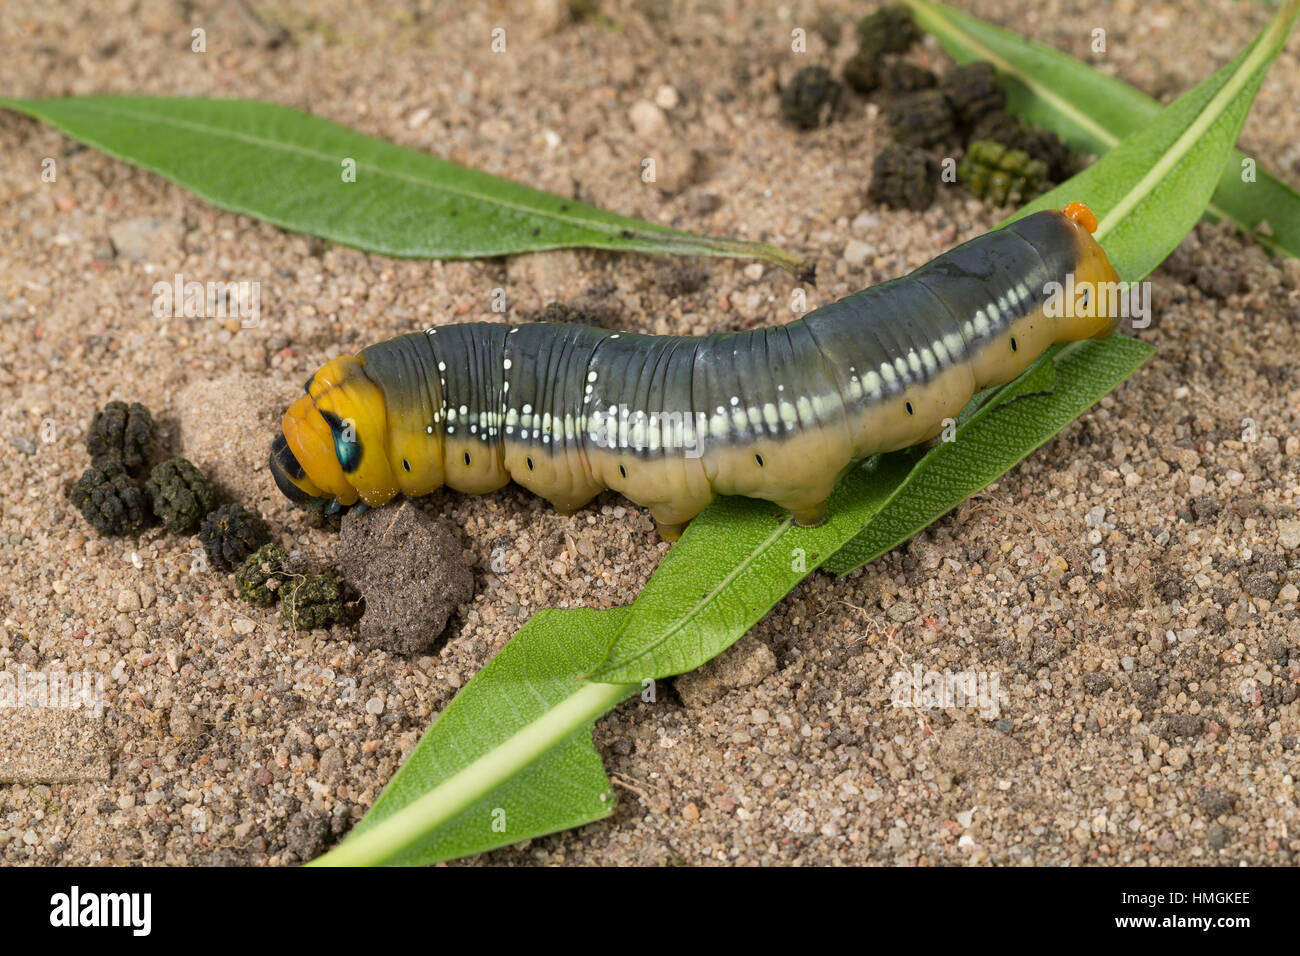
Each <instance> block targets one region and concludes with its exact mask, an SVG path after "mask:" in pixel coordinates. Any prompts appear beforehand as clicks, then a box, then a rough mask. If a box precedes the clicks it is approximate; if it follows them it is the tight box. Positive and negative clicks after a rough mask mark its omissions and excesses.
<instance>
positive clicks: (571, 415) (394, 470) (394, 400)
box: [270, 203, 1118, 538]
mask: <svg viewBox="0 0 1300 956" xmlns="http://www.w3.org/2000/svg"><path fill="white" fill-rule="evenodd" d="M1096 226H1097V221H1096V217H1095V216H1094V215H1093V214H1092V212H1091V211H1090V210H1089V209H1088V208H1087V206H1085V205H1083V204H1082V203H1071V204H1070V205H1069V206H1067V207H1065V209H1063V210H1060V211H1056V210H1048V211H1043V212H1038V213H1034V214H1032V215H1030V216H1026V217H1025V218H1023V219H1020V220H1018V221H1016V222H1014V223H1011V224H1010V225H1008V226H1005V227H1003V228H1000V229H996V230H994V231H992V232H989V233H986V234H984V235H982V236H978V237H976V238H974V239H971V240H970V241H968V242H966V243H963V244H962V245H959V246H957V247H955V248H953V249H951V250H949V251H948V252H945V253H943V254H942V255H940V256H938V257H937V258H935V259H933V260H931V261H930V262H928V263H926V264H925V265H923V266H921V267H920V268H918V269H916V270H915V271H913V272H911V273H910V274H908V275H906V276H903V277H901V278H897V279H893V280H890V281H888V282H884V283H881V284H880V285H877V286H873V287H872V288H869V289H866V290H864V291H861V292H858V293H856V294H854V295H850V296H848V297H846V298H843V299H840V300H839V301H837V302H834V303H831V304H830V305H827V306H823V307H822V308H819V309H817V310H815V311H813V312H810V313H808V314H807V315H805V316H803V317H802V318H799V319H796V320H794V321H792V322H790V323H788V324H785V325H779V326H773V327H770V328H762V329H755V330H752V331H745V332H728V333H719V334H713V335H706V336H698V337H690V336H671V335H645V334H635V333H627V332H611V331H607V330H604V329H596V328H590V327H587V326H580V325H567V324H552V323H534V324H530V325H522V326H514V327H511V326H507V325H504V324H499V323H468V324H460V325H448V326H441V327H435V328H430V329H428V330H426V331H425V332H415V333H410V334H407V335H403V336H399V337H398V338H395V339H391V340H389V341H387V342H381V343H379V344H377V345H372V346H370V347H368V348H366V349H363V350H362V351H361V352H360V353H359V354H357V355H352V356H343V357H340V358H336V359H334V360H333V361H331V362H328V363H327V364H325V365H324V366H322V367H321V368H320V370H319V371H317V372H316V373H315V375H313V376H312V377H311V379H310V380H309V381H308V382H307V387H306V391H307V394H306V395H304V396H303V397H301V398H299V399H298V400H297V401H296V402H294V403H293V404H292V405H291V406H290V408H289V410H288V411H287V412H286V413H285V415H284V418H283V421H282V428H281V433H280V434H279V435H277V436H276V438H275V440H274V443H273V445H272V449H271V456H270V469H271V472H272V475H273V476H274V478H275V481H276V483H277V485H278V486H279V487H280V489H281V491H283V492H284V494H285V495H287V496H288V497H289V498H290V499H292V500H294V501H297V502H300V503H316V504H318V505H321V506H325V507H327V508H328V509H329V510H334V511H337V510H339V509H340V508H342V507H345V506H350V505H353V504H355V503H357V502H358V501H360V502H362V503H364V504H365V505H367V506H370V507H375V506H378V505H382V504H384V503H386V502H388V501H389V500H391V499H392V498H394V497H395V496H396V495H397V494H398V493H399V492H400V493H402V494H405V495H407V496H411V497H414V496H418V495H424V494H428V493H429V492H431V491H433V490H435V489H436V488H438V487H440V486H441V485H444V484H445V485H447V486H448V487H450V488H453V489H455V490H457V491H461V492H466V493H471V494H483V493H487V492H492V491H496V490H498V489H500V488H501V487H503V486H504V485H506V484H507V483H508V482H510V481H511V480H514V481H515V482H517V483H518V484H520V485H523V486H524V487H525V488H528V489H529V490H530V491H533V492H535V493H536V494H539V495H541V496H542V497H545V498H547V499H549V500H550V501H551V502H552V504H554V506H555V507H556V508H557V509H558V510H560V511H561V512H565V513H571V512H573V511H575V510H577V509H578V508H581V507H582V506H583V505H585V504H586V503H587V502H589V501H590V500H591V499H592V498H594V497H595V496H596V495H597V494H598V493H600V492H601V491H603V490H604V489H606V488H609V489H612V490H614V491H617V492H619V493H620V494H622V495H623V496H624V497H626V498H628V499H630V500H631V501H633V502H635V503H637V504H640V505H644V506H648V507H649V509H650V512H651V514H652V515H653V517H654V519H655V521H656V523H657V525H658V527H659V530H660V532H661V533H662V534H663V535H664V536H665V537H668V538H675V537H677V536H678V535H679V534H680V533H681V530H682V528H683V527H684V526H685V524H686V523H687V522H688V521H690V519H691V518H692V517H694V516H695V515H696V514H698V513H699V512H700V511H701V510H702V509H703V508H704V507H705V506H706V505H708V504H709V502H710V501H712V500H713V498H714V497H715V496H716V495H744V496H747V497H751V498H761V499H765V500H767V501H771V502H774V503H775V504H777V505H779V506H781V507H782V508H785V509H788V510H789V511H790V512H791V514H792V516H793V518H794V520H795V522H796V523H798V524H801V525H814V524H817V523H819V522H821V521H822V520H824V518H825V502H826V499H827V498H828V497H829V495H830V492H831V489H832V488H833V487H834V484H835V482H836V480H837V478H838V477H839V476H840V474H841V473H842V472H843V471H844V470H845V469H846V468H847V467H849V466H850V465H851V464H852V463H854V462H856V461H858V460H860V459H863V458H866V457H868V456H870V455H872V454H875V453H877V452H885V451H893V450H896V449H900V448H905V447H908V446H911V445H915V444H919V443H921V442H924V441H926V440H928V439H930V438H932V437H934V436H935V435H937V434H938V433H939V432H940V430H941V429H942V427H943V422H944V420H945V419H947V418H951V417H955V416H956V414H957V413H958V411H959V410H960V409H961V408H962V406H964V405H965V404H966V403H967V402H968V401H969V400H970V398H971V397H972V396H973V395H974V394H975V393H976V392H977V391H978V390H980V389H982V388H986V387H988V386H991V385H998V384H1002V383H1004V382H1009V381H1011V380H1012V379H1013V378H1015V377H1016V376H1017V375H1019V374H1020V373H1021V372H1022V371H1023V370H1024V369H1025V368H1026V367H1028V366H1029V365H1030V364H1031V363H1032V362H1033V361H1034V360H1035V359H1036V358H1037V357H1038V356H1039V355H1041V354H1042V352H1043V351H1044V350H1045V349H1046V348H1047V347H1048V346H1050V345H1052V344H1053V343H1055V342H1061V341H1070V340H1076V339H1083V338H1090V337H1091V338H1101V337H1104V336H1106V335H1109V334H1110V332H1111V331H1112V330H1113V329H1114V327H1115V324H1116V321H1117V316H1115V315H1110V314H1105V312H1106V297H1104V296H1100V295H1092V296H1091V297H1090V299H1088V300H1086V301H1085V303H1084V304H1085V308H1082V309H1071V310H1068V312H1067V314H1066V315H1056V314H1054V313H1055V312H1056V311H1059V310H1057V309H1047V308H1045V306H1046V305H1047V304H1048V302H1049V292H1048V290H1049V289H1050V288H1051V287H1052V284H1053V283H1060V284H1061V285H1065V284H1067V282H1069V281H1070V279H1071V278H1072V279H1073V282H1074V287H1075V288H1084V289H1088V288H1097V287H1098V286H1099V285H1100V284H1103V283H1111V282H1116V281H1118V276H1116V274H1115V272H1114V270H1113V269H1112V268H1111V265H1110V262H1109V261H1108V260H1107V258H1106V254H1105V252H1104V251H1103V250H1102V248H1101V246H1100V245H1099V244H1098V243H1097V242H1096V240H1095V239H1094V238H1093V236H1092V232H1093V231H1095V229H1096ZM1088 303H1091V306H1088ZM1083 313H1088V314H1083Z"/></svg>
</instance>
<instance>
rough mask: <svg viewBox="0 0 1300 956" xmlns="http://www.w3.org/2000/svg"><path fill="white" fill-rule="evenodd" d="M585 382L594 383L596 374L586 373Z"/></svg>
mask: <svg viewBox="0 0 1300 956" xmlns="http://www.w3.org/2000/svg"><path fill="white" fill-rule="evenodd" d="M587 381H589V382H594V381H596V373H595V372H588V373H587Z"/></svg>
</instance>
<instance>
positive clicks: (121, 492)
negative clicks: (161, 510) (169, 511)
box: [68, 455, 149, 537]
mask: <svg viewBox="0 0 1300 956" xmlns="http://www.w3.org/2000/svg"><path fill="white" fill-rule="evenodd" d="M68 497H69V499H71V501H72V503H73V504H74V505H75V506H76V507H77V510H79V511H80V512H81V515H82V517H84V518H85V519H86V520H87V521H89V522H90V524H91V526H92V527H93V528H94V529H95V530H96V531H98V532H99V533H100V534H102V535H107V536H110V537H120V536H123V535H129V534H135V533H136V532H137V531H139V530H140V529H141V528H143V527H144V526H145V525H147V524H148V523H149V499H148V498H147V497H145V493H144V491H143V490H142V489H141V488H140V486H139V485H137V484H136V483H135V482H134V481H132V480H131V476H130V475H128V474H127V473H126V466H125V465H123V464H122V461H121V459H120V458H117V457H116V456H114V455H98V456H96V457H95V458H93V459H92V460H91V462H90V467H89V468H87V469H86V470H85V471H84V472H83V473H82V475H81V477H80V478H78V479H77V480H76V482H75V483H74V484H73V486H72V490H71V491H70V492H69V493H68Z"/></svg>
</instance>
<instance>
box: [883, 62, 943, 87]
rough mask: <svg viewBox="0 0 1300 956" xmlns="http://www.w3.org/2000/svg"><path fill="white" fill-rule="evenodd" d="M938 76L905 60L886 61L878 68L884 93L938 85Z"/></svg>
mask: <svg viewBox="0 0 1300 956" xmlns="http://www.w3.org/2000/svg"><path fill="white" fill-rule="evenodd" d="M938 84H939V78H938V77H937V76H935V75H934V73H933V72H932V71H930V70H927V69H926V68H925V67H923V66H917V65H916V64H915V63H908V62H907V61H906V60H898V61H895V62H893V63H887V64H886V65H885V66H883V67H881V70H880V85H881V87H882V88H883V89H884V91H885V92H886V93H891V94H894V95H898V94H900V93H915V92H916V91H917V90H930V89H934V87H936V86H938Z"/></svg>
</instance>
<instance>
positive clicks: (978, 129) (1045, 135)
mask: <svg viewBox="0 0 1300 956" xmlns="http://www.w3.org/2000/svg"><path fill="white" fill-rule="evenodd" d="M980 139H987V140H992V141H993V142H995V143H1001V144H1002V145H1003V146H1005V147H1007V149H1020V150H1024V151H1025V152H1026V153H1028V154H1029V156H1030V157H1031V158H1032V159H1039V160H1042V161H1043V162H1044V163H1045V164H1046V165H1047V178H1048V180H1049V181H1050V182H1054V183H1063V182H1065V181H1066V180H1067V179H1069V178H1070V177H1071V176H1073V175H1074V173H1075V169H1076V167H1077V163H1076V160H1075V157H1074V154H1073V153H1072V152H1071V151H1070V147H1069V146H1067V145H1066V144H1065V143H1064V141H1062V139H1061V138H1060V137H1059V136H1057V135H1056V134H1055V133H1053V132H1051V131H1050V130H1045V129H1039V128H1038V127H1037V126H1030V125H1029V124H1027V123H1025V122H1024V121H1023V120H1022V119H1020V117H1018V116H1012V115H1011V114H1009V113H1003V112H1001V111H998V112H995V113H989V114H988V115H987V116H985V117H984V118H983V119H981V120H980V121H979V122H978V123H977V124H976V125H975V129H974V131H973V132H972V133H971V136H970V141H971V142H972V143H973V142H975V141H976V140H980Z"/></svg>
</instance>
